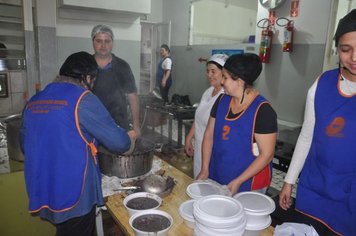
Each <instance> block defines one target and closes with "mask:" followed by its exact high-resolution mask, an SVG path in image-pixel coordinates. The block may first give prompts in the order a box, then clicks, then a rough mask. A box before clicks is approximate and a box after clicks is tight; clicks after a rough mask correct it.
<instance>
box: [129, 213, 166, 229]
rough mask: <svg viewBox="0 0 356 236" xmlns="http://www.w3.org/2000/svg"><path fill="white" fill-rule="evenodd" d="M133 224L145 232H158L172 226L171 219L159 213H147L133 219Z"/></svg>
mask: <svg viewBox="0 0 356 236" xmlns="http://www.w3.org/2000/svg"><path fill="white" fill-rule="evenodd" d="M132 226H133V227H135V228H136V229H138V230H141V231H144V232H157V231H161V230H164V229H167V228H168V227H170V226H171V222H170V220H169V219H168V218H167V217H165V216H163V215H158V214H147V215H142V216H139V217H137V218H136V219H134V220H133V222H132Z"/></svg>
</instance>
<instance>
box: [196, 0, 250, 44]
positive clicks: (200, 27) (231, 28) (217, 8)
mask: <svg viewBox="0 0 356 236" xmlns="http://www.w3.org/2000/svg"><path fill="white" fill-rule="evenodd" d="M255 5H257V3H256V4H255ZM193 6H194V7H193V10H192V12H191V14H194V22H193V26H192V28H191V30H192V32H191V33H192V34H193V35H194V36H195V35H198V36H200V37H204V36H206V37H207V38H209V37H210V38H213V37H215V38H220V39H222V40H223V39H226V41H227V42H229V41H231V42H232V41H235V42H236V43H241V42H243V41H244V40H247V39H248V36H250V35H254V34H255V31H256V15H257V8H256V7H255V9H249V8H245V7H241V6H238V5H232V4H226V3H223V2H216V1H198V2H194V3H193ZM195 42H196V41H195V40H194V42H193V44H201V43H195ZM210 44H211V43H210Z"/></svg>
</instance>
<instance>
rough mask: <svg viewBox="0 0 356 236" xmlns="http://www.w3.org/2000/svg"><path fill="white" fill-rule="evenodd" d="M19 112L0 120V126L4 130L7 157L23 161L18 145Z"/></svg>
mask: <svg viewBox="0 0 356 236" xmlns="http://www.w3.org/2000/svg"><path fill="white" fill-rule="evenodd" d="M21 124H22V116H21V114H16V115H11V116H7V117H5V118H3V119H1V120H0V125H1V128H2V129H4V128H5V130H6V139H7V142H6V145H7V151H8V155H9V158H10V159H12V160H15V161H24V155H23V154H22V151H21V147H20V128H21Z"/></svg>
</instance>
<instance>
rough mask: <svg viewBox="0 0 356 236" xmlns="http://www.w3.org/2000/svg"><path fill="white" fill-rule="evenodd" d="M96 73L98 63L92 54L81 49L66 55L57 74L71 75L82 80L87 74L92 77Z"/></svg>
mask: <svg viewBox="0 0 356 236" xmlns="http://www.w3.org/2000/svg"><path fill="white" fill-rule="evenodd" d="M97 73H98V65H97V63H96V61H95V58H94V56H92V55H90V54H89V53H87V52H83V51H82V52H77V53H73V54H71V55H70V56H69V57H67V59H66V60H65V61H64V63H63V65H62V66H61V69H60V70H59V75H64V76H68V77H72V78H75V79H79V80H81V81H83V80H84V78H86V76H87V75H89V76H90V77H91V78H92V79H94V78H95V77H96V76H97Z"/></svg>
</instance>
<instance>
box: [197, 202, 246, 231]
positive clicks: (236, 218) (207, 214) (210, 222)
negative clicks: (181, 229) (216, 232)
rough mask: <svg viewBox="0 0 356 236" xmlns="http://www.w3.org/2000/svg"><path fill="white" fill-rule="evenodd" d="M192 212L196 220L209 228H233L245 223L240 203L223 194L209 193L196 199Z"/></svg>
mask: <svg viewBox="0 0 356 236" xmlns="http://www.w3.org/2000/svg"><path fill="white" fill-rule="evenodd" d="M193 214H194V217H195V220H196V222H199V223H200V224H203V225H205V226H208V227H211V228H217V229H218V228H220V229H221V228H233V227H236V226H237V225H241V224H246V220H245V218H246V216H245V212H244V209H243V206H242V205H241V203H240V202H239V201H237V200H236V199H234V198H232V197H228V196H223V195H210V196H205V197H202V198H200V199H198V200H196V201H195V203H194V211H193Z"/></svg>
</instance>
